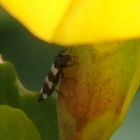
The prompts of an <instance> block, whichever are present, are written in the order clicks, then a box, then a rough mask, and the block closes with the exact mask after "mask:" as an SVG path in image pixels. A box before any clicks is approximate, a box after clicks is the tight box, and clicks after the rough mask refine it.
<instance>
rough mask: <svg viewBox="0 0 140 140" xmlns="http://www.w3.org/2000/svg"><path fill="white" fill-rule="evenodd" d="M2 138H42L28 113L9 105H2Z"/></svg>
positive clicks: (2, 139) (13, 139)
mask: <svg viewBox="0 0 140 140" xmlns="http://www.w3.org/2000/svg"><path fill="white" fill-rule="evenodd" d="M0 139H1V140H41V138H40V135H39V133H38V131H37V129H36V128H35V126H34V124H33V123H32V121H31V120H30V119H29V118H28V117H27V116H26V114H25V113H24V112H23V111H21V110H19V109H14V108H12V107H9V106H7V105H1V106H0Z"/></svg>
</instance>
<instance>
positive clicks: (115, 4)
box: [2, 0, 140, 45]
mask: <svg viewBox="0 0 140 140" xmlns="http://www.w3.org/2000/svg"><path fill="white" fill-rule="evenodd" d="M2 6H3V7H4V8H6V9H7V10H8V11H9V12H10V13H11V14H12V15H13V16H15V17H16V18H17V19H18V20H20V22H22V23H23V24H24V25H25V26H26V27H27V28H28V29H29V30H30V31H31V32H32V33H34V34H35V35H36V36H38V37H39V38H41V39H43V40H45V41H48V42H53V43H58V44H62V45H64V44H65V45H72V44H87V43H95V42H100V41H110V40H124V39H130V38H138V37H140V26H139V25H140V18H139V17H140V0H123V1H122V0H117V1H116V0H108V1H107V0H61V1H59V0H24V1H19V0H2Z"/></svg>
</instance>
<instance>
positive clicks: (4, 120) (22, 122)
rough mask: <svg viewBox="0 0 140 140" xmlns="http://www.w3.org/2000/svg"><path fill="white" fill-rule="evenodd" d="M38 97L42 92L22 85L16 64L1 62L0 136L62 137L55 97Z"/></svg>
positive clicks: (32, 139) (44, 139)
mask: <svg viewBox="0 0 140 140" xmlns="http://www.w3.org/2000/svg"><path fill="white" fill-rule="evenodd" d="M37 99H38V93H35V92H32V91H29V90H27V89H25V88H24V87H23V86H22V84H21V83H20V81H19V80H18V78H17V75H16V72H15V70H14V67H13V65H12V64H10V63H8V62H6V61H4V62H3V63H1V64H0V114H1V115H0V121H1V122H0V132H1V133H0V139H3V140H20V139H22V140H24V139H25V140H28V139H29V140H40V139H42V140H57V139H58V132H57V114H56V101H55V99H54V98H51V97H50V98H49V99H48V100H47V102H46V101H44V102H41V103H40V102H38V101H37ZM40 136H41V138H40Z"/></svg>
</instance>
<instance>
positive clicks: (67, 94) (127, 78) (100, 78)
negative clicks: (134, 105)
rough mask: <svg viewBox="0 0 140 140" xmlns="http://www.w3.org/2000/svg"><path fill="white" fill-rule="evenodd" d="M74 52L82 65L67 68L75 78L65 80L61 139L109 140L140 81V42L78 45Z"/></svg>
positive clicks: (59, 111) (67, 73)
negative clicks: (114, 47)
mask: <svg viewBox="0 0 140 140" xmlns="http://www.w3.org/2000/svg"><path fill="white" fill-rule="evenodd" d="M112 46H116V49H109V48H110V47H112ZM98 48H100V49H98ZM104 48H105V49H104ZM73 55H75V56H76V57H75V58H77V61H78V62H79V64H80V65H77V66H73V67H71V68H68V69H65V75H66V77H71V79H63V80H62V83H61V90H62V91H61V93H62V95H63V96H61V95H60V94H59V98H58V114H59V123H60V124H61V125H60V129H59V130H60V139H61V140H109V138H110V137H111V135H112V134H113V132H114V130H115V129H117V128H118V126H119V125H120V123H121V122H122V120H123V119H124V116H125V114H126V112H127V110H128V107H129V105H130V103H131V101H132V98H133V96H134V95H135V93H136V90H137V88H138V86H139V84H140V83H139V82H140V81H139V78H140V65H139V60H140V45H139V42H137V41H136V42H135V41H134V42H133V41H132V42H131V41H129V42H124V43H112V44H111V43H107V44H100V45H99V44H98V45H94V46H92V47H91V46H90V47H89V46H86V47H85V46H83V47H79V48H78V47H77V48H74V49H73Z"/></svg>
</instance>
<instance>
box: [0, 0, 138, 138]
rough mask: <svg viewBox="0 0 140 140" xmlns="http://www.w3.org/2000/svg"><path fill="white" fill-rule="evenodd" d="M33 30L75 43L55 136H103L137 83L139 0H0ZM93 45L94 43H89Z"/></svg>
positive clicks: (61, 41) (122, 112) (122, 113)
mask: <svg viewBox="0 0 140 140" xmlns="http://www.w3.org/2000/svg"><path fill="white" fill-rule="evenodd" d="M1 5H2V6H3V7H4V8H5V9H6V10H7V11H9V12H10V13H11V14H12V15H13V16H14V17H16V18H17V19H18V20H19V21H20V22H21V23H22V24H24V25H25V26H26V27H27V28H28V29H29V30H30V31H31V32H32V33H33V34H35V35H36V36H38V37H39V38H40V39H42V40H45V41H47V42H50V43H57V44H62V45H65V46H69V45H78V44H92V45H90V46H89V45H84V46H79V47H75V48H74V49H73V51H72V54H71V56H72V57H73V56H76V58H77V60H76V61H78V63H79V65H76V66H73V67H71V68H68V69H65V75H66V77H67V76H68V77H72V79H71V80H68V79H63V80H62V84H61V85H60V89H62V93H63V96H59V97H58V116H59V124H60V125H59V127H60V129H59V132H60V140H108V139H109V138H110V136H111V135H112V133H113V131H114V130H115V129H116V128H117V127H118V126H119V124H120V123H121V121H122V120H123V118H124V116H125V114H126V112H127V109H128V107H129V104H130V102H131V100H132V98H133V96H134V94H135V92H136V90H137V88H138V86H139V84H140V64H139V63H140V62H139V60H140V45H139V44H140V41H139V40H138V41H137V40H135V41H132V42H131V41H128V42H127V41H126V42H110V43H104V44H100V42H104V41H113V40H115V41H116V40H119V41H120V40H125V39H130V38H138V37H140V18H139V17H140V0H123V1H122V0H116V1H115V0H108V1H107V0H81V1H80V0H79V1H78V0H75V1H74V0H73V1H72V0H71V1H70V0H61V1H59V0H22V1H19V0H1ZM93 44H94V45H93Z"/></svg>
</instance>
